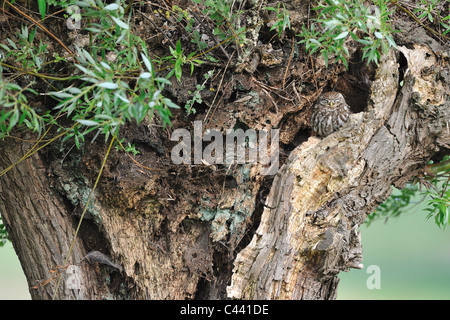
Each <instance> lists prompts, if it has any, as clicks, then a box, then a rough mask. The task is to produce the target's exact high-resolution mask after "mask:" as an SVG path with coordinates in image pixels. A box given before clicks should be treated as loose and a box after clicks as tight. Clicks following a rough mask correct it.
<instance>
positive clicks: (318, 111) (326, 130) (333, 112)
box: [311, 91, 351, 137]
mask: <svg viewBox="0 0 450 320" xmlns="http://www.w3.org/2000/svg"><path fill="white" fill-rule="evenodd" d="M350 113H351V111H350V107H349V106H348V104H347V102H345V99H344V96H343V95H342V94H340V93H339V92H336V91H330V92H325V93H323V94H322V95H321V96H320V97H319V99H318V100H317V102H316V104H315V105H314V110H313V113H312V115H311V127H312V129H313V131H314V132H315V133H316V134H318V135H319V136H321V137H326V136H327V135H329V134H330V133H333V132H334V131H336V130H337V129H339V128H340V127H341V126H342V125H343V124H344V123H346V122H347V120H348V116H349V115H350Z"/></svg>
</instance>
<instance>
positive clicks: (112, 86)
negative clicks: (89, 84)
mask: <svg viewBox="0 0 450 320" xmlns="http://www.w3.org/2000/svg"><path fill="white" fill-rule="evenodd" d="M97 86H98V87H101V88H105V89H111V90H114V89H117V88H118V87H119V85H118V84H117V83H114V82H101V83H98V84H97Z"/></svg>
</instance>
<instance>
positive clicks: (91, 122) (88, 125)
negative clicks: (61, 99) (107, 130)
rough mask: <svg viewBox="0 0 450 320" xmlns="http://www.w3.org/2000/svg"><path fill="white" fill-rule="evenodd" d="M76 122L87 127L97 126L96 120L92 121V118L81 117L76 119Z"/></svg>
mask: <svg viewBox="0 0 450 320" xmlns="http://www.w3.org/2000/svg"><path fill="white" fill-rule="evenodd" d="M77 122H78V123H81V124H82V125H84V126H87V127H92V126H97V125H98V122H96V121H92V120H82V119H80V120H77Z"/></svg>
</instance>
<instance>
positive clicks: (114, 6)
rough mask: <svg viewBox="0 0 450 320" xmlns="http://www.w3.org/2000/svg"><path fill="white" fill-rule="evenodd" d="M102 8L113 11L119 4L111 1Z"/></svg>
mask: <svg viewBox="0 0 450 320" xmlns="http://www.w3.org/2000/svg"><path fill="white" fill-rule="evenodd" d="M103 9H105V10H109V11H114V10H117V9H119V5H118V4H117V3H111V4H108V5H107V6H106V7H104V8H103Z"/></svg>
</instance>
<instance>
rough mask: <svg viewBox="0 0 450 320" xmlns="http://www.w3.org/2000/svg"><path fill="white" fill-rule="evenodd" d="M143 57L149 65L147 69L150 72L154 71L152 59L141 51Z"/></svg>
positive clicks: (146, 64)
mask: <svg viewBox="0 0 450 320" xmlns="http://www.w3.org/2000/svg"><path fill="white" fill-rule="evenodd" d="M141 57H142V60H143V61H144V64H145V66H146V67H147V70H148V71H149V72H153V67H152V64H151V62H150V60H148V58H147V56H146V55H145V54H143V53H142V52H141Z"/></svg>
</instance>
